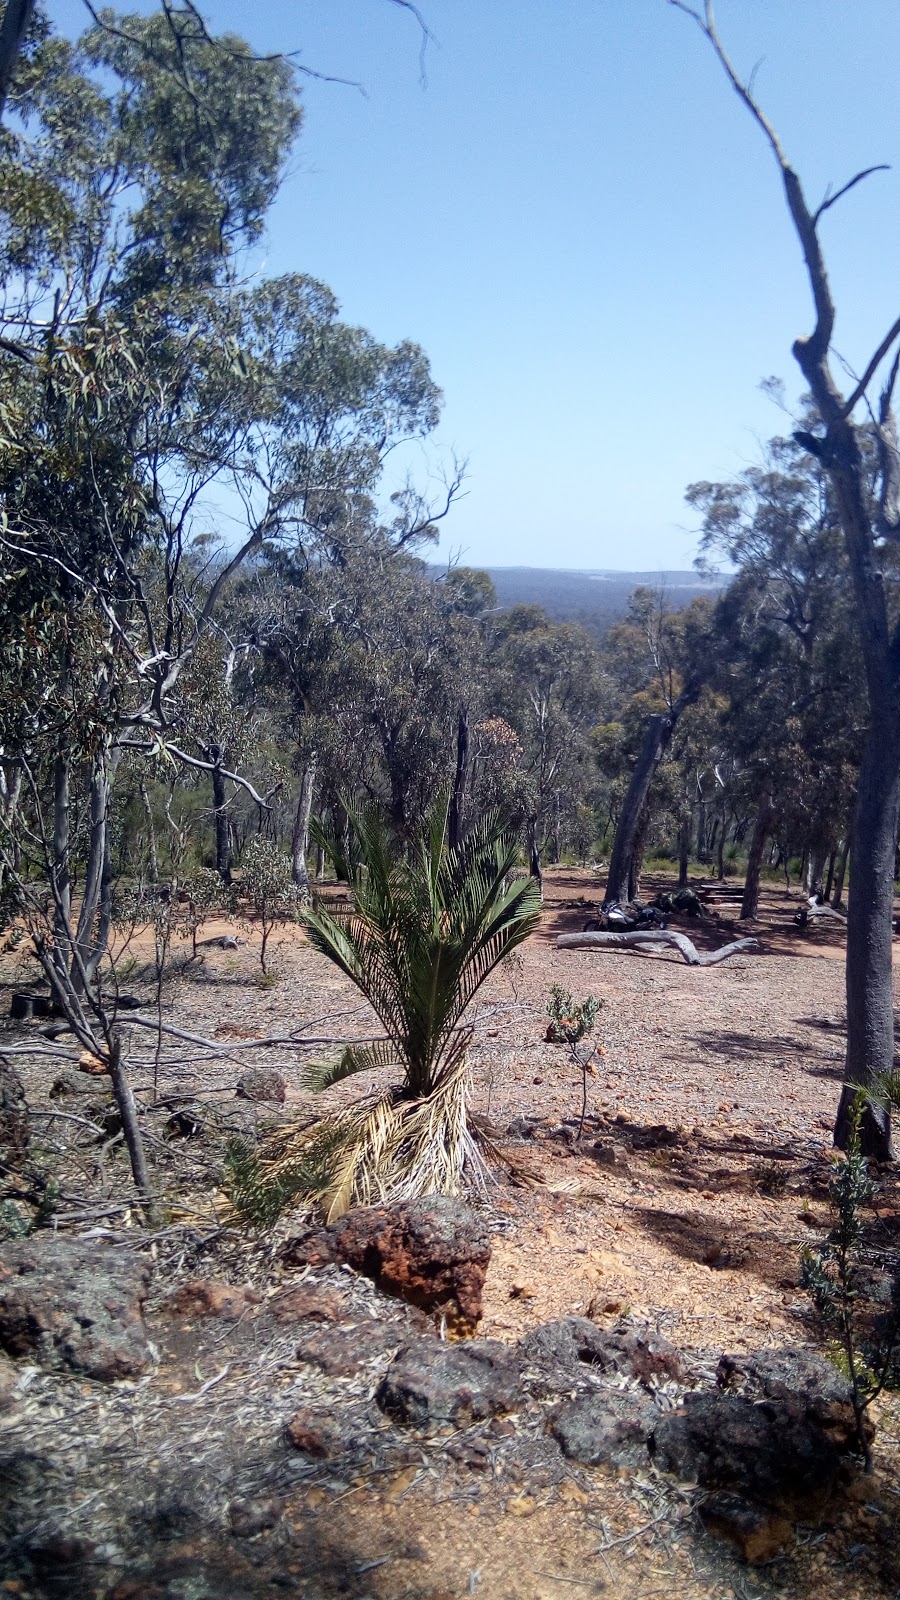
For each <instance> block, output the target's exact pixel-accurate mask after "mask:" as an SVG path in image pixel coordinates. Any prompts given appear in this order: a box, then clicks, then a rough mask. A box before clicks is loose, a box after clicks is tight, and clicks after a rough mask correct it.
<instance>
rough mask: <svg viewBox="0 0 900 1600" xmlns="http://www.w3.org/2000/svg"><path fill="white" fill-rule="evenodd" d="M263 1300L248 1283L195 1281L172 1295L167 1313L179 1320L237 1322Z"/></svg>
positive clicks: (197, 1279) (209, 1280) (195, 1279)
mask: <svg viewBox="0 0 900 1600" xmlns="http://www.w3.org/2000/svg"><path fill="white" fill-rule="evenodd" d="M261 1299H262V1296H261V1295H259V1294H257V1292H256V1290H255V1289H251V1287H250V1285H249V1284H247V1283H244V1284H231V1283H214V1282H213V1281H212V1280H211V1279H207V1278H194V1279H193V1280H192V1281H191V1282H190V1283H183V1284H182V1285H181V1288H180V1289H176V1290H175V1293H174V1294H170V1295H169V1298H168V1299H167V1300H166V1301H165V1303H164V1305H163V1310H165V1311H168V1312H170V1313H171V1314H172V1315H173V1316H176V1317H228V1318H229V1319H231V1320H233V1321H236V1320H237V1318H238V1317H242V1316H243V1315H244V1313H245V1312H246V1311H248V1310H249V1309H250V1307H251V1306H258V1305H259V1303H260V1300H261Z"/></svg>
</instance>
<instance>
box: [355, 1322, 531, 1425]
mask: <svg viewBox="0 0 900 1600" xmlns="http://www.w3.org/2000/svg"><path fill="white" fill-rule="evenodd" d="M518 1379H519V1364H518V1362H517V1360H516V1357H515V1354H514V1352H513V1351H512V1350H510V1348H509V1346H508V1345H505V1344H500V1343H499V1341H497V1340H493V1339H481V1340H473V1341H472V1342H471V1343H469V1344H447V1343H445V1342H443V1341H442V1340H437V1339H435V1340H431V1341H428V1342H425V1341H423V1342H422V1343H421V1344H416V1345H412V1346H408V1347H407V1348H406V1349H403V1350H401V1351H400V1352H399V1354H398V1355H397V1356H396V1357H395V1358H394V1360H393V1362H392V1363H391V1365H390V1366H389V1367H388V1370H387V1372H386V1373H385V1375H384V1377H383V1378H382V1380H381V1383H380V1384H379V1386H378V1389H377V1391H376V1395H375V1399H376V1401H377V1403H378V1405H379V1406H380V1407H381V1409H382V1411H384V1412H385V1413H386V1414H387V1415H388V1416H389V1417H392V1418H393V1419H394V1421H396V1422H402V1423H406V1424H407V1426H409V1427H414V1428H422V1429H424V1430H425V1431H426V1432H429V1433H431V1432H434V1431H436V1430H437V1429H439V1428H443V1427H446V1426H448V1424H449V1425H452V1426H453V1427H456V1428H468V1427H471V1425H472V1423H474V1422H483V1421H485V1420H486V1419H487V1418H489V1417H496V1416H501V1415H502V1414H503V1413H504V1412H508V1411H514V1410H516V1408H517V1406H518V1404H519V1401H520V1398H521V1397H520V1394H519V1388H518Z"/></svg>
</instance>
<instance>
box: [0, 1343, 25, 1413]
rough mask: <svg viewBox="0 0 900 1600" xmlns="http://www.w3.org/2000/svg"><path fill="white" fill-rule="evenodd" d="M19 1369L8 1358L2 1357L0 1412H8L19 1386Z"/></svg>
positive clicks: (0, 1364)
mask: <svg viewBox="0 0 900 1600" xmlns="http://www.w3.org/2000/svg"><path fill="white" fill-rule="evenodd" d="M19 1377H20V1373H19V1369H18V1367H17V1366H15V1365H14V1364H13V1362H12V1361H10V1359H9V1357H8V1356H4V1355H0V1411H8V1410H9V1407H10V1406H11V1405H12V1404H13V1402H14V1400H15V1394H16V1389H17V1388H18V1386H19Z"/></svg>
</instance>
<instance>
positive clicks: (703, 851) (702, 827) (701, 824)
mask: <svg viewBox="0 0 900 1600" xmlns="http://www.w3.org/2000/svg"><path fill="white" fill-rule="evenodd" d="M697 860H698V861H708V860H709V851H708V848H707V838H706V801H705V799H704V797H703V795H702V794H701V796H700V804H699V805H698V807H697Z"/></svg>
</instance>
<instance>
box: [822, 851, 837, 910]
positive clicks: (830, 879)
mask: <svg viewBox="0 0 900 1600" xmlns="http://www.w3.org/2000/svg"><path fill="white" fill-rule="evenodd" d="M836 861H837V851H836V850H832V851H831V852H830V853H829V856H828V873H827V876H826V878H825V887H824V889H823V890H822V902H823V904H824V905H827V904H828V902H829V900H830V899H831V891H832V889H833V887H834V864H835V862H836Z"/></svg>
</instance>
